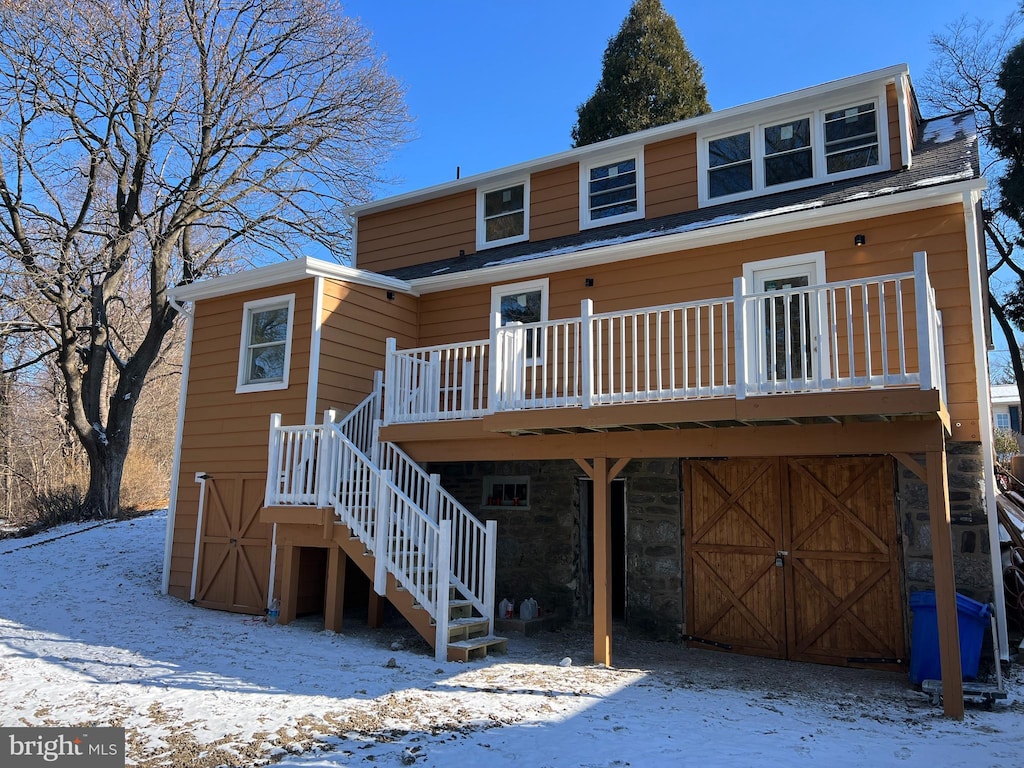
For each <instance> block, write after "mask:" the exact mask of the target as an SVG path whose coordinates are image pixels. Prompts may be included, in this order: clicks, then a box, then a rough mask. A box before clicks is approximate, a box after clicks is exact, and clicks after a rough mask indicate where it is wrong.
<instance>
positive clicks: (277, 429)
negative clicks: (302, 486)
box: [263, 413, 281, 507]
mask: <svg viewBox="0 0 1024 768" xmlns="http://www.w3.org/2000/svg"><path fill="white" fill-rule="evenodd" d="M280 440H281V414H280V413H272V414H270V439H269V441H268V451H267V453H268V456H267V488H266V491H265V492H264V499H265V500H264V502H263V503H264V504H266V505H267V506H268V507H272V506H274V505H275V504H276V503H277V492H278V485H279V478H280V476H281V442H280Z"/></svg>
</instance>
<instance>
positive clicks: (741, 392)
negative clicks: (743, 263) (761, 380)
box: [732, 277, 748, 400]
mask: <svg viewBox="0 0 1024 768" xmlns="http://www.w3.org/2000/svg"><path fill="white" fill-rule="evenodd" d="M746 292H747V281H746V279H744V278H743V277H737V278H734V279H733V282H732V308H733V313H734V315H735V317H734V318H733V333H734V334H735V344H734V347H735V350H736V352H735V354H736V399H737V400H744V399H746V397H747V367H748V366H747V362H748V360H747V339H746V336H747V307H746V303H745V295H746Z"/></svg>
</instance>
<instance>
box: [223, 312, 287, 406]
mask: <svg viewBox="0 0 1024 768" xmlns="http://www.w3.org/2000/svg"><path fill="white" fill-rule="evenodd" d="M294 313H295V294H290V295H288V296H276V297H274V298H272V299H260V300H259V301H247V302H246V303H245V306H244V309H243V315H242V343H241V348H240V350H239V355H238V386H237V387H236V389H235V391H236V392H261V391H265V390H273V389H286V388H287V387H288V368H289V360H290V359H291V346H292V319H293V316H294Z"/></svg>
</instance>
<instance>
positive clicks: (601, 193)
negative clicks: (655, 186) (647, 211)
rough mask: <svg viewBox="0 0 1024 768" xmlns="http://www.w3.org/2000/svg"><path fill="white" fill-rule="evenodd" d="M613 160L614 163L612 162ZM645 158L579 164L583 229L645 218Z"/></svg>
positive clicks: (627, 157) (631, 156)
mask: <svg viewBox="0 0 1024 768" xmlns="http://www.w3.org/2000/svg"><path fill="white" fill-rule="evenodd" d="M609 160H611V162H609ZM643 177H644V173H643V155H642V154H641V153H637V154H635V155H629V156H624V157H617V158H608V157H607V156H606V157H605V158H603V159H599V160H596V161H594V162H592V163H590V164H586V163H583V164H581V165H580V201H581V203H580V226H581V227H583V228H586V227H597V226H601V225H603V224H613V223H615V222H619V221H629V220H630V219H638V218H641V217H642V216H643V215H644V178H643Z"/></svg>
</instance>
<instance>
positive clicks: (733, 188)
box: [708, 131, 754, 197]
mask: <svg viewBox="0 0 1024 768" xmlns="http://www.w3.org/2000/svg"><path fill="white" fill-rule="evenodd" d="M708 186H709V191H710V195H711V197H722V196H723V195H734V194H736V193H738V192H749V191H750V190H751V189H753V188H754V166H753V164H752V163H751V160H750V132H749V131H747V132H744V133H737V134H736V135H735V136H724V137H722V138H721V139H712V140H711V141H709V142H708Z"/></svg>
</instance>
